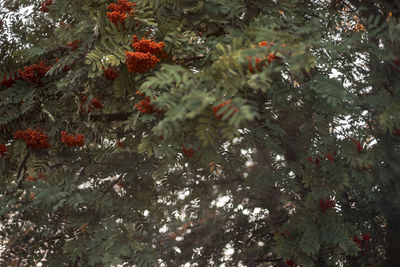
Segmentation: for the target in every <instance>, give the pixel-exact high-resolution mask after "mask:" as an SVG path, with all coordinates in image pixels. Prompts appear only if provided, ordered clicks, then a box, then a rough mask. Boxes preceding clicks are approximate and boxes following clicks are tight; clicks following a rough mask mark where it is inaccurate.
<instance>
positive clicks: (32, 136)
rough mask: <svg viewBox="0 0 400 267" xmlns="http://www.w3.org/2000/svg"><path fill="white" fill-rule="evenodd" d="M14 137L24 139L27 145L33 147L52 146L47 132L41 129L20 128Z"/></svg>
mask: <svg viewBox="0 0 400 267" xmlns="http://www.w3.org/2000/svg"><path fill="white" fill-rule="evenodd" d="M14 139H15V140H19V139H22V140H24V141H25V142H26V145H27V146H28V147H32V148H49V147H50V146H51V145H50V143H49V141H48V136H47V134H45V133H43V132H42V131H40V130H31V129H27V130H25V131H21V130H18V131H16V132H15V133H14Z"/></svg>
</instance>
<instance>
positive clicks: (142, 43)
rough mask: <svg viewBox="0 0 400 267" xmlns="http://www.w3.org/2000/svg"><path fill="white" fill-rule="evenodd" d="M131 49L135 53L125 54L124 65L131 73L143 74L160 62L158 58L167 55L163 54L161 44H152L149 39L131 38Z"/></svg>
mask: <svg viewBox="0 0 400 267" xmlns="http://www.w3.org/2000/svg"><path fill="white" fill-rule="evenodd" d="M132 47H133V48H134V49H135V52H127V51H126V52H125V57H126V65H127V67H128V71H130V72H132V73H143V72H146V71H148V70H149V69H152V68H154V66H155V65H156V64H157V63H158V62H159V61H160V59H159V58H165V57H166V56H167V54H166V53H165V52H163V49H164V43H163V42H159V43H156V42H153V41H151V40H149V39H144V38H142V40H139V39H138V38H137V37H136V35H135V36H133V40H132Z"/></svg>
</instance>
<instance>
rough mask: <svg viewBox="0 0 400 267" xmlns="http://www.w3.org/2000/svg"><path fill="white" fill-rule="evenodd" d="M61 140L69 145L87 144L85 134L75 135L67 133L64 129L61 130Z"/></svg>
mask: <svg viewBox="0 0 400 267" xmlns="http://www.w3.org/2000/svg"><path fill="white" fill-rule="evenodd" d="M61 142H63V143H64V144H66V145H67V146H83V145H84V144H85V137H84V136H83V134H77V135H76V136H73V135H72V134H67V133H66V132H64V131H63V132H61Z"/></svg>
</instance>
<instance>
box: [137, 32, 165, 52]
mask: <svg viewBox="0 0 400 267" xmlns="http://www.w3.org/2000/svg"><path fill="white" fill-rule="evenodd" d="M132 47H133V48H134V49H135V51H136V52H142V53H150V54H152V55H155V56H158V57H160V56H161V55H163V50H164V42H159V43H156V42H153V41H151V40H149V39H145V38H142V40H139V39H138V38H137V37H136V35H134V36H133V40H132Z"/></svg>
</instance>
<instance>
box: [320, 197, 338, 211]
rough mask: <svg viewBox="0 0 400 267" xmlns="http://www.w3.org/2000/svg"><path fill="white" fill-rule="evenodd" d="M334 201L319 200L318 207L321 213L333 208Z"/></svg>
mask: <svg viewBox="0 0 400 267" xmlns="http://www.w3.org/2000/svg"><path fill="white" fill-rule="evenodd" d="M335 204H336V201H334V200H331V199H320V200H319V206H320V208H321V210H322V211H323V212H325V211H327V210H329V209H332V208H333V207H335Z"/></svg>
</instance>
